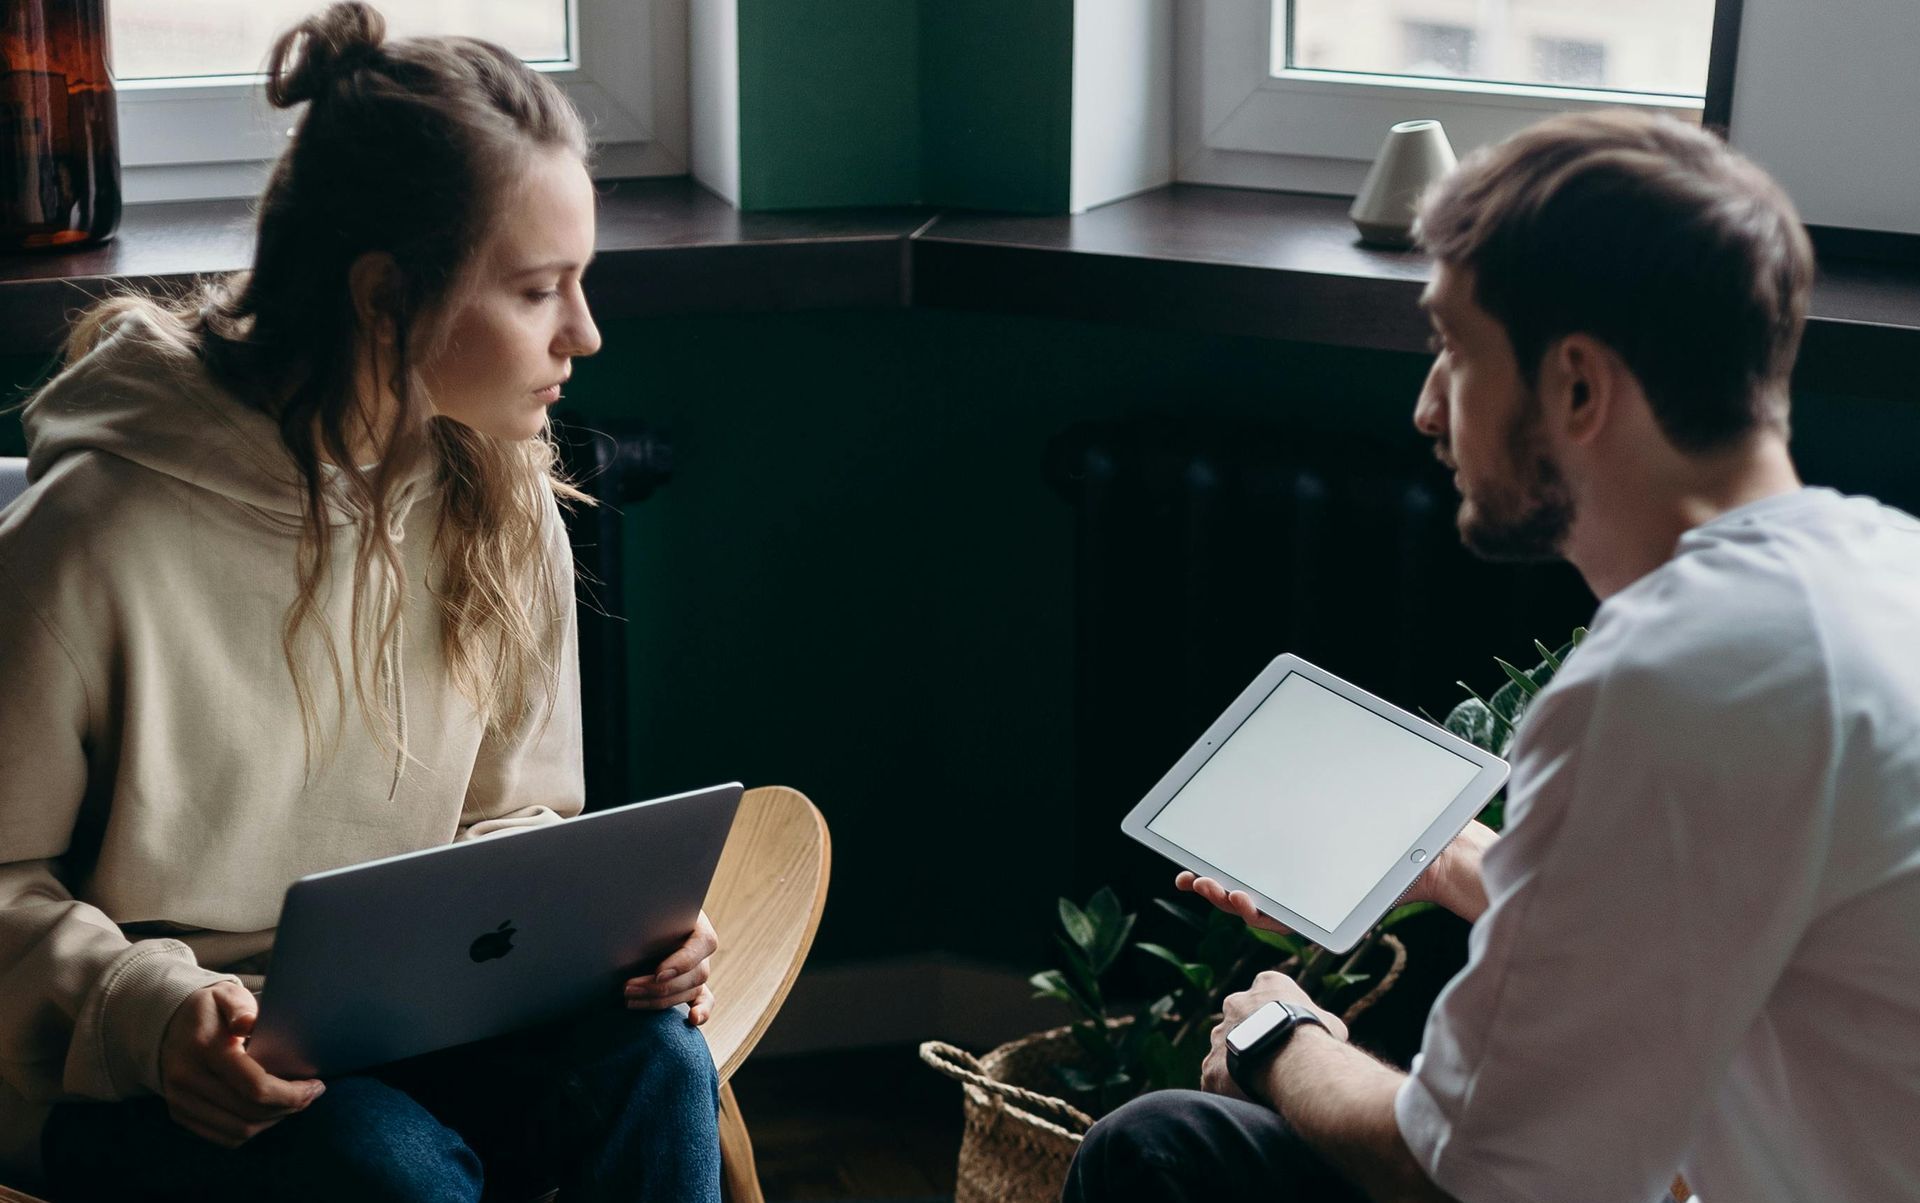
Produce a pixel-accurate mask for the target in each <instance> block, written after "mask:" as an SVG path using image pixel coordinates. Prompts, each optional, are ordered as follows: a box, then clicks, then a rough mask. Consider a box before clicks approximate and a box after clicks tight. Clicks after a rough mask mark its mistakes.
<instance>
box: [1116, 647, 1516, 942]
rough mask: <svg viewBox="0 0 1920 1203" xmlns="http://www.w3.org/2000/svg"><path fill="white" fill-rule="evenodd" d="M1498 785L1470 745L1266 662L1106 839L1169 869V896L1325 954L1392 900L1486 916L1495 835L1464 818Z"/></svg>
mask: <svg viewBox="0 0 1920 1203" xmlns="http://www.w3.org/2000/svg"><path fill="white" fill-rule="evenodd" d="M1506 777H1507V765H1506V763H1505V762H1504V761H1502V760H1500V759H1499V758H1498V757H1496V756H1493V755H1492V754H1491V753H1488V752H1486V751H1485V750H1484V749H1481V748H1477V747H1475V746H1473V745H1472V744H1469V743H1467V742H1466V741H1464V740H1461V739H1459V738H1457V737H1455V736H1453V735H1452V734H1450V733H1448V732H1447V731H1445V730H1443V729H1441V728H1439V727H1437V726H1435V725H1434V724H1432V723H1429V722H1426V721H1425V720H1423V719H1420V718H1417V717H1415V716H1413V715H1411V714H1408V713H1407V712H1406V711H1404V710H1401V709H1399V708H1398V707H1396V706H1393V705H1392V704H1391V703H1388V702H1386V701H1384V700H1383V699H1380V698H1378V697H1375V696H1374V695H1372V694H1369V693H1367V692H1366V691H1365V690H1362V689H1360V688H1358V687H1357V686H1354V685H1352V684H1350V683H1349V682H1346V681H1344V680H1341V679H1340V678H1338V677H1336V676H1334V675H1332V674H1331V673H1328V672H1326V671H1325V670H1323V669H1320V668H1318V667H1316V666H1314V665H1312V664H1309V663H1307V662H1306V661H1304V660H1302V659H1300V658H1299V657H1298V656H1293V655H1281V656H1278V657H1276V658H1275V659H1274V660H1273V662H1272V663H1271V664H1269V665H1268V666H1267V668H1266V669H1265V670H1264V671H1262V672H1261V674H1260V675H1259V676H1258V677H1256V678H1255V679H1254V681H1253V682H1252V683H1251V684H1250V685H1248V687H1247V688H1246V689H1245V690H1244V691H1242V693H1241V694H1240V696H1239V697H1238V698H1236V699H1235V700H1234V702H1233V704H1232V705H1230V706H1229V707H1228V708H1227V709H1226V711H1225V712H1223V713H1222V714H1221V715H1220V717H1219V718H1218V719H1216V720H1215V722H1214V723H1213V724H1212V725H1211V726H1210V727H1209V728H1208V729H1207V731H1206V732H1205V733H1204V734H1203V735H1202V736H1201V738H1200V739H1199V740H1197V741H1195V743H1194V744H1193V746H1192V747H1191V748H1189V749H1188V751H1187V753H1186V754H1185V755H1184V756H1182V757H1181V758H1180V760H1179V761H1178V762H1177V763H1176V764H1175V765H1174V766H1173V768H1172V769H1170V770H1169V771H1168V773H1167V774H1166V775H1165V776H1164V777H1163V778H1162V779H1161V780H1160V782H1159V783H1158V784H1157V785H1156V786H1155V787H1154V788H1153V790H1152V791H1150V792H1149V793H1148V794H1147V796H1146V797H1145V798H1143V799H1142V800H1141V802H1140V803H1139V804H1138V805H1136V806H1135V807H1134V808H1133V810H1132V811H1131V812H1130V813H1129V814H1128V815H1127V817H1126V819H1125V820H1124V821H1123V822H1122V824H1121V829H1122V831H1124V832H1125V833H1126V834H1127V835H1129V836H1131V837H1132V838H1134V839H1136V840H1139V841H1140V842H1141V843H1144V844H1146V845H1147V846H1148V847H1150V848H1153V849H1154V850H1155V851H1157V852H1160V853H1161V854H1162V855H1164V856H1166V857H1168V858H1169V859H1171V860H1173V861H1174V862H1175V863H1177V864H1179V865H1181V866H1183V868H1184V869H1185V872H1182V873H1181V874H1180V875H1179V876H1178V877H1176V879H1175V883H1174V884H1175V886H1176V887H1177V888H1179V889H1182V890H1188V891H1190V892H1194V893H1197V894H1199V895H1200V896H1201V897H1203V898H1205V899H1207V901H1208V902H1210V903H1211V904H1212V905H1214V906H1216V907H1218V908H1219V909H1221V910H1223V911H1226V912H1228V913H1229V914H1233V915H1236V916H1238V917H1239V918H1241V919H1243V920H1245V921H1246V922H1248V923H1250V924H1253V925H1255V926H1258V927H1263V928H1266V929H1268V930H1273V931H1281V932H1293V933H1297V934H1299V935H1302V936H1304V937H1306V938H1307V939H1310V940H1312V941H1314V942H1315V943H1318V944H1320V945H1322V946H1324V947H1326V948H1328V949H1330V950H1332V951H1336V952H1338V951H1344V950H1345V949H1347V948H1350V947H1352V946H1353V944H1354V943H1355V942H1357V941H1358V939H1359V938H1360V936H1361V935H1363V934H1364V933H1365V932H1366V931H1367V929H1369V928H1371V927H1372V926H1373V924H1375V923H1377V922H1378V921H1379V919H1380V918H1381V917H1382V916H1383V915H1384V914H1385V913H1386V912H1387V911H1388V910H1389V909H1391V908H1392V907H1393V906H1394V905H1395V904H1396V903H1398V902H1400V901H1402V900H1403V899H1411V900H1415V901H1431V902H1436V903H1438V904H1440V905H1442V906H1445V907H1447V908H1448V909H1449V910H1453V911H1454V912H1455V913H1457V914H1461V915H1463V916H1465V917H1467V918H1469V919H1471V918H1474V917H1476V916H1477V915H1478V913H1479V912H1480V911H1481V910H1484V909H1485V905H1486V904H1485V896H1484V893H1483V891H1482V890H1481V888H1480V879H1479V871H1478V870H1479V865H1478V860H1479V855H1480V853H1481V852H1482V851H1483V850H1484V849H1485V847H1486V846H1487V845H1488V844H1490V843H1491V842H1492V841H1493V840H1494V839H1495V838H1497V837H1495V836H1494V834H1493V832H1492V831H1491V830H1490V829H1488V828H1486V827H1484V826H1481V825H1479V824H1477V823H1474V822H1473V817H1474V816H1475V815H1476V814H1478V813H1479V812H1480V810H1481V808H1482V807H1484V806H1485V804H1486V803H1487V801H1488V800H1489V799H1491V798H1492V797H1493V795H1494V794H1496V793H1497V792H1499V789H1500V787H1501V786H1502V785H1503V784H1504V783H1505V781H1506ZM1456 837H1461V838H1456ZM1436 849H1438V850H1441V851H1439V852H1438V854H1437V855H1436V854H1435V852H1434V850H1436Z"/></svg>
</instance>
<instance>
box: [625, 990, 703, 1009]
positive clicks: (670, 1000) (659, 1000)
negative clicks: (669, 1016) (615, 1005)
mask: <svg viewBox="0 0 1920 1203" xmlns="http://www.w3.org/2000/svg"><path fill="white" fill-rule="evenodd" d="M711 993H712V991H710V990H709V989H708V988H707V987H706V985H705V984H704V983H703V984H701V985H698V986H694V987H692V988H691V989H687V990H676V991H674V992H673V993H672V994H642V995H639V996H637V997H636V996H633V995H629V996H628V997H627V1006H629V1007H631V1008H632V1009H634V1010H636V1011H664V1010H666V1009H667V1008H669V1007H677V1006H679V1005H680V1004H681V1003H692V1002H693V1001H694V1000H696V999H698V998H699V997H700V996H701V995H703V994H707V995H711Z"/></svg>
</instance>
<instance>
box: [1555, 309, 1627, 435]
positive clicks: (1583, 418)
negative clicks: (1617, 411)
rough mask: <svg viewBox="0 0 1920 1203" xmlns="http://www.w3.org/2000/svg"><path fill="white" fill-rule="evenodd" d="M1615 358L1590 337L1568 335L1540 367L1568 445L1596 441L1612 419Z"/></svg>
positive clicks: (1614, 398) (1614, 397) (1557, 343)
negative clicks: (1594, 439)
mask: <svg viewBox="0 0 1920 1203" xmlns="http://www.w3.org/2000/svg"><path fill="white" fill-rule="evenodd" d="M1615 359H1616V357H1615V356H1614V354H1613V352H1612V350H1611V349H1609V348H1608V347H1607V346H1606V345H1605V344H1604V343H1602V342H1600V341H1599V340H1598V339H1596V338H1594V337H1593V336H1591V335H1587V334H1569V335H1567V336H1566V337H1565V338H1562V339H1560V340H1558V341H1557V342H1555V343H1554V344H1553V346H1552V347H1550V348H1548V350H1547V354H1546V356H1545V361H1544V362H1543V363H1542V364H1541V371H1540V387H1541V391H1542V392H1543V393H1549V390H1551V392H1550V393H1549V395H1548V396H1547V397H1546V398H1545V399H1546V400H1548V401H1549V402H1550V403H1551V409H1553V410H1557V411H1558V417H1559V419H1560V428H1561V431H1562V433H1563V434H1564V435H1565V437H1566V439H1567V440H1568V441H1569V442H1573V443H1584V442H1588V441H1590V440H1591V439H1593V438H1594V437H1595V436H1596V435H1598V434H1599V433H1600V431H1601V430H1602V429H1603V428H1604V427H1605V426H1606V424H1607V422H1608V420H1609V419H1610V418H1611V417H1612V409H1613V405H1614V403H1615V402H1616V401H1617V400H1618V398H1617V397H1616V396H1615V395H1614V394H1615V393H1616V392H1617V389H1616V388H1615V387H1614V385H1615V380H1614V370H1615V367H1616V366H1617V365H1616V362H1615Z"/></svg>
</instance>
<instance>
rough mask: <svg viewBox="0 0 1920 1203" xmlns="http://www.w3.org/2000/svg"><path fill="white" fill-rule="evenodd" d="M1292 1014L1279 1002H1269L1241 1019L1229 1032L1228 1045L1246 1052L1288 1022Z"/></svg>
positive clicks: (1238, 1050)
mask: <svg viewBox="0 0 1920 1203" xmlns="http://www.w3.org/2000/svg"><path fill="white" fill-rule="evenodd" d="M1289 1018H1290V1015H1289V1014H1288V1012H1287V1009H1286V1008H1285V1007H1283V1006H1281V1005H1280V1004H1279V1003H1271V1002H1270V1003H1268V1004H1266V1005H1265V1006H1263V1007H1261V1008H1260V1009H1259V1010H1258V1011H1255V1012H1254V1013H1253V1014H1251V1015H1249V1016H1247V1017H1246V1018H1245V1019H1243V1020H1241V1021H1240V1022H1239V1024H1237V1025H1236V1026H1235V1027H1234V1029H1233V1030H1232V1031H1231V1032H1228V1033H1227V1046H1228V1047H1229V1048H1232V1049H1234V1050H1235V1051H1237V1052H1241V1053H1244V1052H1246V1051H1247V1050H1248V1049H1250V1048H1252V1047H1253V1046H1254V1045H1256V1044H1259V1043H1260V1040H1261V1038H1262V1037H1264V1036H1265V1035H1267V1033H1269V1032H1271V1031H1273V1029H1275V1028H1277V1027H1279V1026H1280V1025H1281V1024H1283V1023H1285V1022H1287V1020H1288V1019H1289Z"/></svg>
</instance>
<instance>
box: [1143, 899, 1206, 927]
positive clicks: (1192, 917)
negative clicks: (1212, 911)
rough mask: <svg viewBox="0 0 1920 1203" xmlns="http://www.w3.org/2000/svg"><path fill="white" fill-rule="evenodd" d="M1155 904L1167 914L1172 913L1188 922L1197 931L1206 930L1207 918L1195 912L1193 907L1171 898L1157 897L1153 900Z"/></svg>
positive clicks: (1182, 920)
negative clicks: (1182, 904)
mask: <svg viewBox="0 0 1920 1203" xmlns="http://www.w3.org/2000/svg"><path fill="white" fill-rule="evenodd" d="M1153 904H1154V905H1155V906H1157V907H1159V908H1160V909H1161V910H1163V911H1165V912H1166V913H1167V914H1169V915H1172V916H1173V917H1174V918H1175V919H1178V920H1179V921H1180V922H1182V923H1184V924H1186V925H1187V926H1188V927H1191V928H1193V929H1194V930H1195V931H1205V930H1206V926H1207V924H1206V920H1204V919H1202V918H1201V917H1200V916H1199V915H1196V914H1194V912H1193V908H1191V907H1185V906H1181V905H1180V904H1179V903H1177V902H1175V901H1173V900H1172V899H1171V898H1156V899H1154V900H1153Z"/></svg>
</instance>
